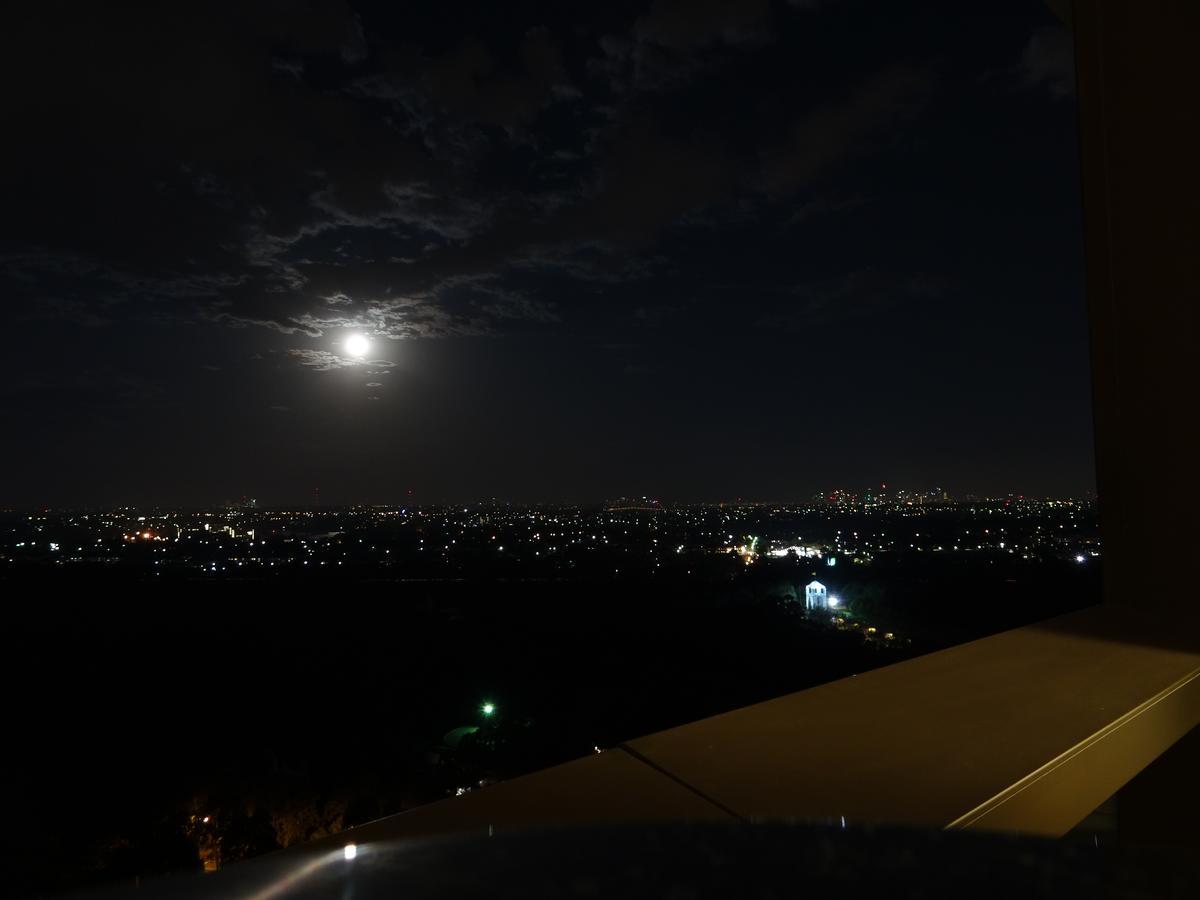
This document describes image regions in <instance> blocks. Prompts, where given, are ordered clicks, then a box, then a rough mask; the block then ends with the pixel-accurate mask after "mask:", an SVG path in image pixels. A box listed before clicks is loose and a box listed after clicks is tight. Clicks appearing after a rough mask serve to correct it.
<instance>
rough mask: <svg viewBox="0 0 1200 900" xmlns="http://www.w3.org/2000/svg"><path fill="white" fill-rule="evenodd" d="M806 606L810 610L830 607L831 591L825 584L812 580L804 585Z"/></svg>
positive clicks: (815, 610)
mask: <svg viewBox="0 0 1200 900" xmlns="http://www.w3.org/2000/svg"><path fill="white" fill-rule="evenodd" d="M804 608H805V609H806V610H808V611H809V612H819V611H821V610H826V609H829V592H828V591H827V590H825V585H823V584H821V582H819V581H811V582H809V583H808V584H806V585H805V586H804Z"/></svg>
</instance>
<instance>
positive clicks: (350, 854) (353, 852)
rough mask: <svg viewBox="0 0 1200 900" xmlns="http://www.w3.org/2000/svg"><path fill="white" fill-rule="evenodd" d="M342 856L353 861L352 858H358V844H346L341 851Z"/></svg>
mask: <svg viewBox="0 0 1200 900" xmlns="http://www.w3.org/2000/svg"><path fill="white" fill-rule="evenodd" d="M342 855H343V856H345V857H346V859H354V857H356V856H358V844H347V845H346V846H345V847H344V848H343V850H342Z"/></svg>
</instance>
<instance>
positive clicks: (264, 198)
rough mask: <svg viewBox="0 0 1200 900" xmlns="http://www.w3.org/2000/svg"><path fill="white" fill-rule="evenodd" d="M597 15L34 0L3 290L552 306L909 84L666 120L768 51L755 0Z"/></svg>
mask: <svg viewBox="0 0 1200 900" xmlns="http://www.w3.org/2000/svg"><path fill="white" fill-rule="evenodd" d="M773 10H775V12H773ZM593 13H594V14H596V15H598V16H602V17H603V22H604V23H605V26H604V27H603V28H600V27H599V26H593V27H594V30H593V32H591V33H590V36H589V37H588V39H587V40H583V39H582V38H581V36H580V35H581V32H578V31H575V30H574V29H573V28H567V27H565V26H564V25H562V24H561V23H559V24H545V23H542V22H538V21H531V22H528V23H514V24H513V26H512V27H511V28H506V29H501V30H499V31H495V30H492V31H489V30H486V29H482V28H481V29H477V30H474V31H473V30H472V29H471V28H469V27H465V26H463V25H462V24H461V23H449V24H448V25H447V28H448V29H449V30H448V31H447V32H446V33H444V34H434V33H433V32H434V31H435V29H433V26H430V31H429V33H428V34H426V33H425V32H421V34H420V35H419V37H420V38H421V41H422V43H419V44H418V43H413V41H414V40H415V38H414V35H413V34H412V33H411V32H410V31H408V30H406V29H405V28H401V27H399V25H396V24H394V25H393V26H392V30H391V31H389V30H388V26H387V25H386V24H384V25H380V24H379V22H380V20H381V19H383V18H384V17H383V16H381V15H372V16H366V15H364V16H362V17H360V16H359V15H358V14H356V13H355V12H354V11H353V10H352V9H350V7H349V6H347V5H346V4H345V3H344V2H342V0H314V2H312V3H310V4H306V5H305V11H304V13H303V14H302V15H301V14H295V15H291V14H289V15H283V14H281V12H280V8H279V7H278V6H277V5H276V4H274V3H272V2H267V0H261V2H260V0H248V2H246V3H243V4H237V5H232V6H230V7H229V8H228V9H220V10H209V9H207V8H205V9H199V8H190V7H187V6H182V7H180V6H168V7H163V8H162V9H161V10H159V11H158V12H157V13H156V14H155V15H153V16H146V15H143V14H134V13H132V12H126V11H123V10H121V9H115V8H114V9H113V10H110V11H107V12H106V14H105V16H103V17H99V18H98V19H97V21H96V27H95V28H94V29H93V30H92V31H91V32H90V33H88V34H86V35H84V34H82V33H81V30H79V29H76V30H73V31H67V32H63V31H62V30H61V29H59V28H58V27H57V26H56V23H55V21H54V18H53V16H51V15H50V14H49V13H47V12H45V11H42V10H40V8H39V10H38V11H34V12H33V13H31V15H30V18H29V22H28V23H27V27H26V28H25V30H24V31H22V32H21V35H20V39H19V40H14V41H10V44H9V50H10V54H9V58H8V62H7V64H8V65H10V66H16V69H15V71H22V70H25V69H28V70H30V71H32V70H34V69H35V68H36V69H37V71H44V72H45V73H46V75H45V77H44V79H42V80H41V81H38V82H32V81H28V80H26V83H28V84H29V87H28V88H27V92H26V93H25V94H24V95H23V96H22V97H21V98H20V100H19V102H17V103H15V104H14V105H13V107H12V109H11V111H10V122H9V123H8V124H9V125H10V130H12V131H14V133H20V134H24V135H33V136H36V139H31V140H23V141H9V142H5V143H4V144H3V145H0V154H2V159H0V172H6V173H9V175H8V178H7V181H6V184H5V186H6V211H7V212H8V214H7V215H6V217H5V222H4V223H3V224H0V229H4V230H3V231H2V232H0V238H3V239H4V240H5V242H6V245H5V251H4V256H3V257H2V258H0V277H2V278H3V279H4V282H5V285H6V287H7V288H9V295H10V296H12V297H16V298H18V299H19V300H21V301H24V302H23V308H24V309H25V310H26V312H25V315H38V316H43V317H57V318H61V319H66V320H71V321H75V322H77V323H79V324H85V325H90V326H96V327H101V326H103V325H104V324H105V323H110V322H114V321H119V320H121V319H123V318H143V317H145V316H151V317H157V318H173V319H175V320H178V321H186V322H194V321H201V322H209V323H215V324H220V325H223V326H228V327H236V328H259V327H261V328H269V329H272V330H275V331H277V332H280V333H283V334H289V335H303V336H309V337H319V336H321V335H324V334H326V333H328V332H330V331H333V330H337V329H342V328H362V329H367V330H369V331H371V332H372V333H374V334H378V335H380V336H384V337H389V338H396V339H433V338H447V337H468V336H478V335H485V334H500V333H512V332H520V331H528V330H536V329H545V328H554V327H563V326H565V325H567V324H569V322H570V319H571V316H572V314H573V310H574V309H576V308H577V307H579V306H580V305H581V304H583V303H587V302H591V301H590V300H589V298H592V297H597V296H602V295H604V296H609V297H612V298H615V297H616V296H617V293H618V292H617V290H616V288H619V287H623V286H626V285H630V284H632V283H633V282H638V281H649V280H651V279H652V278H654V277H655V276H656V274H657V273H660V272H661V271H663V270H664V269H666V268H667V267H668V265H669V262H668V260H669V256H670V255H669V254H668V253H666V252H664V250H663V242H664V237H665V236H668V235H671V234H672V233H673V231H672V230H673V229H676V228H678V227H679V226H681V225H682V226H686V225H687V224H688V223H691V224H692V225H695V224H696V223H700V222H705V221H707V222H711V223H719V224H722V225H724V224H728V222H729V221H730V220H731V217H732V216H734V214H735V213H736V215H737V216H738V217H740V220H742V221H750V220H753V219H754V218H755V217H758V216H761V215H763V214H764V211H765V210H767V209H768V207H769V206H770V205H771V204H772V203H778V202H781V201H786V202H792V200H793V199H794V196H795V195H796V194H797V192H804V191H807V190H808V189H809V188H810V187H811V186H812V184H813V183H814V181H815V180H817V179H818V178H820V177H821V176H823V175H824V174H825V173H826V172H827V171H828V170H829V169H830V168H832V167H833V166H834V165H836V164H837V163H838V162H839V161H841V160H843V159H845V158H848V157H849V156H854V155H861V154H864V153H867V152H870V151H871V149H872V148H873V147H874V146H875V144H876V143H877V142H878V141H879V140H881V139H884V138H886V135H887V133H888V129H889V128H892V127H894V126H895V125H896V124H897V123H899V122H902V121H903V120H904V117H905V116H907V115H909V114H910V113H911V112H912V111H913V110H914V109H915V108H916V107H918V106H919V103H920V97H921V94H922V91H923V89H924V86H923V82H922V77H921V75H920V74H919V73H917V72H915V71H914V70H911V69H905V68H899V69H893V70H889V71H888V72H886V73H883V74H881V75H880V76H877V77H876V78H875V79H870V80H868V81H866V82H865V83H863V84H860V85H859V87H858V88H857V89H855V90H853V91H851V92H849V93H848V94H846V95H844V96H842V97H841V98H840V99H839V100H836V101H833V102H830V103H827V104H824V105H822V106H819V107H815V108H812V107H803V106H802V107H799V108H792V106H791V103H792V102H793V101H791V100H790V98H791V96H792V93H791V92H790V91H787V90H782V89H780V90H768V91H766V92H765V93H764V96H763V97H762V98H760V102H759V103H757V104H756V105H755V106H754V107H753V108H748V109H747V110H745V111H744V112H742V111H739V116H740V118H733V119H730V120H729V121H728V122H725V121H714V122H713V123H711V125H710V124H709V123H708V122H707V121H705V122H704V124H703V125H702V126H701V127H699V128H698V127H696V125H695V124H694V123H695V122H696V121H698V120H697V119H695V117H692V118H691V119H690V122H691V123H692V124H691V125H689V126H688V127H680V124H679V122H678V121H677V117H674V118H673V117H672V110H673V108H674V105H675V104H676V103H677V101H678V97H679V96H680V95H678V94H676V93H672V92H673V91H676V89H679V90H684V89H685V88H686V90H687V91H692V92H693V93H694V94H695V96H692V100H691V102H696V101H697V99H698V98H703V97H704V95H705V92H706V91H710V90H712V89H713V88H714V85H715V86H719V85H720V83H721V77H720V75H719V73H720V71H721V67H722V66H724V65H727V64H732V63H731V62H730V60H736V59H745V58H747V57H749V56H751V55H752V54H754V53H767V52H776V53H779V54H781V55H782V56H783V57H786V54H787V53H788V52H789V51H788V48H786V47H776V46H775V45H774V43H773V42H774V41H776V39H777V37H776V35H775V33H774V31H773V29H774V28H775V26H776V24H777V23H776V22H775V21H774V19H773V15H776V14H777V13H778V10H777V9H776V7H773V6H772V4H770V3H769V2H767V0H748V2H745V3H737V4H731V3H724V2H718V0H694V2H683V0H654V2H652V3H649V4H647V5H646V6H645V7H644V8H643V11H642V13H641V14H640V15H628V14H622V13H620V12H619V11H614V10H610V9H609V8H607V7H605V8H603V9H601V10H599V11H596V10H593ZM622 16H624V18H622ZM397 22H399V20H397ZM610 26H611V27H610ZM211 47H220V48H221V51H222V52H220V53H213V52H210V51H209V49H208V48H211ZM112 58H120V59H122V60H123V61H124V62H123V64H122V66H119V67H116V66H111V65H107V64H106V61H107V60H110V59H112ZM589 72H590V73H591V76H590V77H589V74H588V73H589ZM705 79H708V80H705ZM775 87H778V86H775ZM689 96H691V95H689ZM780 121H791V122H792V123H793V125H792V127H790V128H785V129H782V130H781V129H780V128H779V127H778V123H779V122H780ZM100 135H102V136H103V140H100V139H98V136H100ZM13 173H20V177H14V174H13ZM803 202H808V203H809V205H808V206H807V210H808V211H807V213H806V215H810V216H816V215H818V214H824V213H825V212H826V211H827V210H826V208H825V207H822V205H821V203H820V202H819V201H817V200H812V199H811V198H809V199H808V201H803ZM802 208H804V207H802ZM613 302H614V305H618V306H619V305H620V301H619V300H616V299H614V301H613ZM633 305H642V306H647V304H645V303H644V302H643V300H641V299H637V300H633V301H631V304H630V305H629V306H628V307H626V308H624V309H622V310H621V311H620V313H619V314H620V315H621V316H628V315H629V314H631V308H632V306H633ZM647 308H648V307H647ZM34 310H36V312H34ZM301 364H302V365H306V366H308V367H310V368H320V367H321V366H322V365H328V364H329V361H328V360H323V359H322V358H312V359H307V358H306V359H304V360H302V361H301Z"/></svg>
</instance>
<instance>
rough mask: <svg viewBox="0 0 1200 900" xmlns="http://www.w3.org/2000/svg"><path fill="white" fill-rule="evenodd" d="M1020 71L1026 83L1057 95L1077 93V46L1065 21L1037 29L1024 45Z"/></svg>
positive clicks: (1071, 95)
mask: <svg viewBox="0 0 1200 900" xmlns="http://www.w3.org/2000/svg"><path fill="white" fill-rule="evenodd" d="M1017 72H1018V74H1019V76H1020V78H1021V80H1022V82H1023V83H1024V84H1025V86H1026V87H1031V88H1032V87H1038V88H1044V89H1046V90H1048V91H1049V92H1050V94H1051V95H1052V96H1054V97H1056V98H1059V99H1062V98H1065V97H1073V96H1075V46H1074V42H1073V41H1072V39H1071V32H1070V30H1068V29H1067V28H1065V27H1063V26H1062V25H1047V26H1045V27H1042V28H1039V29H1037V30H1036V31H1035V32H1034V33H1033V34H1032V35H1031V36H1030V38H1029V43H1028V44H1026V45H1025V51H1024V53H1022V54H1021V60H1020V62H1019V63H1018V64H1017Z"/></svg>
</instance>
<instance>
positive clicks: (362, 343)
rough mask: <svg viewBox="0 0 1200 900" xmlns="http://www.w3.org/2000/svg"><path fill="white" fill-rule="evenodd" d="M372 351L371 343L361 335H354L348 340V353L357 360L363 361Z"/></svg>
mask: <svg viewBox="0 0 1200 900" xmlns="http://www.w3.org/2000/svg"><path fill="white" fill-rule="evenodd" d="M370 349H371V342H370V341H368V340H367V339H366V338H365V337H363V336H362V335H361V334H352V335H350V337H348V338H346V352H347V353H349V354H350V355H351V356H353V357H356V358H357V359H362V358H363V357H364V356H366V355H367V351H368V350H370Z"/></svg>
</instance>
